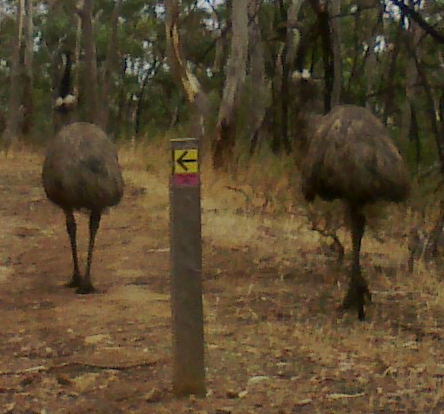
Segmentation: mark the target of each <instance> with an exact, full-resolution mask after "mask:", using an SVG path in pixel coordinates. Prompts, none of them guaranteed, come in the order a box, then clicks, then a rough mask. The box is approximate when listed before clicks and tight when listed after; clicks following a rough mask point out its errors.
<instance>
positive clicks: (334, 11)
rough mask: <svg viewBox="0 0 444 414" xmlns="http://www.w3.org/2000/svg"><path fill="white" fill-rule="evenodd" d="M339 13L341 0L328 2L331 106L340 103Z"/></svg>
mask: <svg viewBox="0 0 444 414" xmlns="http://www.w3.org/2000/svg"><path fill="white" fill-rule="evenodd" d="M340 14H341V0H333V1H332V2H331V3H330V26H331V40H332V43H333V45H332V49H333V70H334V76H333V88H332V92H331V107H332V108H334V107H335V106H337V105H339V104H340V103H341V91H342V60H341V25H340V19H339V15H340Z"/></svg>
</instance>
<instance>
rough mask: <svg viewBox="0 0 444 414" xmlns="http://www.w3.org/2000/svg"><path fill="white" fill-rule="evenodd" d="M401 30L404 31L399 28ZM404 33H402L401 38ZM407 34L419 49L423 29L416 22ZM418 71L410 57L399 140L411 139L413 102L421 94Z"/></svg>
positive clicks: (407, 64) (406, 70)
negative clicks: (418, 85)
mask: <svg viewBox="0 0 444 414" xmlns="http://www.w3.org/2000/svg"><path fill="white" fill-rule="evenodd" d="M399 31H400V32H401V31H403V30H402V28H401V27H400V28H399ZM401 36H402V34H400V36H399V37H400V39H401ZM407 36H409V37H410V39H411V40H410V42H412V44H413V46H412V47H413V48H415V49H417V46H418V43H419V41H420V39H421V31H420V30H419V27H418V26H417V24H416V23H415V22H412V24H411V25H410V27H409V31H408V34H407ZM417 83H418V71H417V70H416V65H415V59H413V58H412V57H409V58H408V59H407V62H406V68H405V95H406V98H407V99H406V101H405V103H404V104H403V106H402V116H401V126H400V132H399V141H400V142H403V143H405V142H407V141H409V136H410V133H411V129H412V114H413V104H414V102H415V96H416V95H417V94H419V91H418V88H417V86H416V85H417Z"/></svg>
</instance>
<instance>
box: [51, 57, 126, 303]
mask: <svg viewBox="0 0 444 414" xmlns="http://www.w3.org/2000/svg"><path fill="white" fill-rule="evenodd" d="M70 77H71V59H70V53H69V52H68V53H66V54H65V69H64V73H63V77H62V80H61V84H60V96H59V97H58V99H57V100H56V103H55V111H56V112H57V114H58V115H59V116H60V119H61V120H62V127H61V128H60V130H59V131H58V132H57V134H56V135H55V137H54V139H53V140H52V142H51V143H50V144H49V146H48V148H47V151H46V158H45V161H44V164H43V169H42V182H43V187H44V189H45V193H46V195H47V197H48V199H49V200H50V201H51V202H53V203H54V204H55V205H57V206H58V207H60V208H61V209H62V210H63V212H64V213H65V218H66V230H67V232H68V235H69V238H70V243H71V251H72V261H73V265H74V271H73V275H72V278H71V281H70V282H69V283H68V284H67V286H69V287H76V288H77V293H81V294H86V293H92V292H94V291H95V288H94V286H93V284H92V282H91V263H92V257H93V250H94V241H95V237H96V233H97V230H98V228H99V224H100V219H101V216H102V214H103V212H104V211H105V210H106V209H107V208H109V207H112V206H116V205H117V204H118V203H119V202H120V200H121V198H122V196H123V187H124V183H123V179H122V173H121V169H120V166H119V161H118V156H117V150H116V148H115V146H114V144H113V143H112V142H111V140H110V139H109V138H108V137H107V135H106V134H105V132H104V131H102V129H100V128H99V127H98V126H96V125H94V124H91V123H87V122H73V123H71V115H72V112H73V111H74V110H75V108H76V106H77V105H76V104H77V99H76V98H75V96H73V94H72V91H71V82H70ZM75 211H81V212H87V213H89V245H88V258H87V264H86V271H85V275H84V277H82V276H81V274H80V270H79V264H78V258H77V240H76V233H77V231H76V230H77V225H76V220H75V217H74V212H75Z"/></svg>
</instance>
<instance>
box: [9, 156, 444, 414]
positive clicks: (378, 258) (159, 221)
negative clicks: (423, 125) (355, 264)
mask: <svg viewBox="0 0 444 414" xmlns="http://www.w3.org/2000/svg"><path fill="white" fill-rule="evenodd" d="M123 161H124V168H125V179H126V183H127V187H126V194H125V197H124V200H123V202H122V204H121V205H120V206H119V207H118V208H115V209H114V210H112V211H111V212H110V213H109V214H107V215H106V216H104V218H103V221H102V224H101V228H100V230H99V233H98V238H97V245H96V251H95V258H94V263H93V281H94V283H95V285H96V287H97V288H99V290H100V293H99V294H96V295H88V296H78V295H76V294H75V293H74V292H73V291H72V290H69V289H67V288H64V287H63V284H64V283H65V282H66V281H68V279H69V277H70V275H71V270H72V269H71V256H70V250H69V242H68V237H67V235H66V231H65V227H64V218H63V215H62V213H61V212H60V211H58V209H56V208H55V207H54V206H52V205H51V204H49V202H47V201H46V198H45V195H44V192H43V190H42V188H41V185H40V165H41V157H40V156H36V155H29V154H15V155H14V156H12V157H9V158H4V157H3V156H2V159H1V169H0V213H1V214H0V326H1V334H0V335H1V340H0V412H3V413H14V414H18V413H29V414H31V413H41V414H43V413H46V414H50V413H57V414H58V413H72V414H74V413H79V414H80V413H107V414H108V413H109V414H113V413H125V414H128V413H175V414H179V413H200V414H205V413H206V414H223V413H225V414H229V413H232V414H247V413H263V414H290V413H441V412H444V387H443V378H444V363H443V361H444V346H443V343H444V342H443V339H444V325H443V317H444V305H442V303H443V293H442V292H441V291H442V287H443V286H442V283H441V281H440V279H439V277H438V275H437V274H436V272H435V271H434V270H427V271H426V270H425V269H424V268H423V267H420V268H419V270H417V271H416V272H415V273H414V274H413V275H407V274H406V272H405V270H403V268H404V267H403V265H402V263H404V262H405V247H404V240H403V239H401V238H399V239H396V238H394V239H390V240H387V241H386V242H385V243H383V244H382V243H379V242H376V241H375V240H373V239H371V237H370V236H369V237H368V238H367V239H366V241H365V242H364V246H363V250H364V255H363V265H364V269H365V272H366V275H367V276H368V278H369V280H370V284H371V287H372V289H373V292H374V304H373V305H372V306H371V308H370V310H369V318H368V321H366V322H363V323H360V322H358V321H357V318H356V315H354V314H353V315H348V314H345V315H341V314H339V313H338V312H337V311H336V310H335V308H336V306H337V304H338V303H339V302H340V299H341V297H342V294H343V292H344V289H345V283H346V276H345V274H344V271H343V270H340V271H334V270H331V269H332V265H331V263H330V262H329V261H328V260H327V259H326V258H325V256H324V255H323V254H322V253H321V252H320V250H319V243H318V242H317V241H316V239H315V238H314V237H313V236H312V235H311V234H310V232H308V230H304V229H303V228H301V225H300V222H298V220H297V219H295V218H289V219H288V220H287V219H285V220H284V219H282V218H280V219H272V218H270V217H268V218H267V217H258V216H252V217H249V216H246V215H245V214H241V213H242V212H239V210H238V209H236V208H234V207H233V208H232V207H231V206H230V205H229V204H230V203H227V204H224V202H223V200H224V199H228V198H229V195H228V194H222V195H220V198H219V199H216V198H214V199H213V198H212V195H213V194H215V192H214V190H213V191H211V190H210V189H209V188H208V187H210V186H209V185H207V186H206V187H205V186H204V192H203V196H204V201H203V206H204V209H203V235H204V292H205V295H204V308H205V320H206V326H205V339H206V365H207V374H206V379H207V391H208V395H207V398H205V399H198V398H189V399H188V398H187V399H183V400H176V399H175V398H174V397H173V395H172V392H171V372H172V367H171V326H170V303H169V250H168V197H167V187H166V186H167V180H166V177H167V176H166V172H164V173H161V174H155V173H153V172H152V171H151V170H152V168H150V167H149V165H148V166H147V165H143V162H135V161H133V160H132V159H131V156H130V155H129V156H125V157H123ZM150 171H151V172H150ZM215 186H216V187H217V183H216V184H215ZM224 197H225V198H224ZM79 226H80V234H79V240H80V251H81V252H82V258H84V252H85V251H86V243H87V224H86V219H85V218H84V217H80V220H79ZM370 253H371V254H370ZM83 262H84V260H83ZM339 282H342V284H341V283H339Z"/></svg>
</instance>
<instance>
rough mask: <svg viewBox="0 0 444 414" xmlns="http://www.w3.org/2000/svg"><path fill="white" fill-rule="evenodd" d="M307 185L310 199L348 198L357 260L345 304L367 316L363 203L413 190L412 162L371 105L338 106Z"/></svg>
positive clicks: (317, 136) (310, 157) (313, 145)
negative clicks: (409, 166)
mask: <svg viewBox="0 0 444 414" xmlns="http://www.w3.org/2000/svg"><path fill="white" fill-rule="evenodd" d="M302 190H303V193H304V195H305V198H306V199H307V200H308V201H311V200H313V199H314V198H315V197H316V196H319V197H321V198H323V199H324V200H334V199H342V200H344V201H345V203H346V205H347V208H348V213H349V214H348V215H349V218H350V222H351V235H352V245H353V259H352V267H351V271H350V285H349V289H348V292H347V294H346V296H345V299H344V302H343V307H344V308H346V309H348V308H353V309H356V310H357V311H358V317H359V319H361V320H362V319H364V318H365V309H364V307H365V303H366V301H367V300H370V299H371V294H370V290H369V288H368V286H367V282H366V280H365V278H364V277H363V275H362V272H361V265H360V260H359V258H360V250H361V240H362V237H363V235H364V231H365V223H366V220H365V214H364V212H363V207H364V206H365V205H366V204H368V203H373V202H376V201H380V200H385V201H391V202H401V201H403V200H405V199H406V198H407V196H408V194H409V190H410V184H409V179H408V173H407V168H406V165H405V163H404V161H403V159H402V157H401V155H400V153H399V151H398V149H397V148H396V147H395V145H394V144H393V142H392V141H391V139H390V136H389V134H388V131H387V128H386V127H385V126H384V125H383V124H382V123H381V122H380V121H379V120H378V119H377V118H376V117H375V116H374V115H373V114H372V113H371V112H370V111H369V110H367V109H365V108H360V107H357V106H354V105H343V106H337V107H336V108H334V109H333V110H332V111H331V112H330V113H328V114H327V115H325V116H324V117H322V118H321V120H320V123H319V126H318V128H317V130H316V132H315V133H314V135H313V137H312V138H311V139H310V140H309V143H308V150H307V153H306V155H305V159H304V162H303V165H302Z"/></svg>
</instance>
